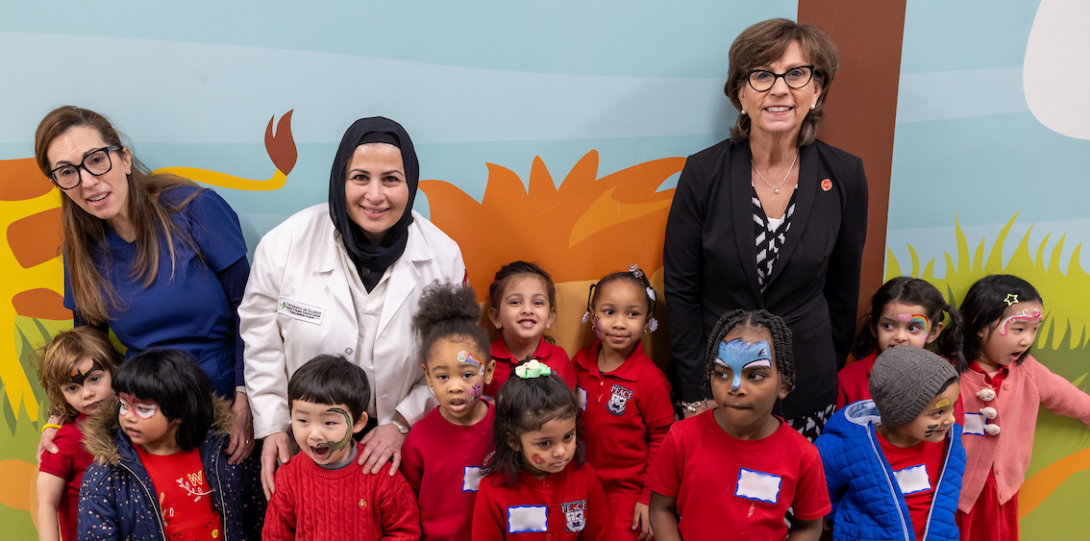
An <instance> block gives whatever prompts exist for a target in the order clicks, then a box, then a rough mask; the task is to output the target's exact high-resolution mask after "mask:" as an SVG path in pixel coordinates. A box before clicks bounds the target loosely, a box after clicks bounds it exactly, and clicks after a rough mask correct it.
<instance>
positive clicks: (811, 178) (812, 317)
mask: <svg viewBox="0 0 1090 541" xmlns="http://www.w3.org/2000/svg"><path fill="white" fill-rule="evenodd" d="M799 152H800V154H799V162H800V164H799V183H798V193H797V194H796V199H795V212H794V214H792V216H791V223H792V225H791V230H790V231H788V233H787V236H786V237H785V243H784V246H783V248H782V249H781V250H780V254H779V260H778V261H777V262H776V265H775V266H774V268H773V271H772V274H771V275H770V276H769V277H768V278H767V280H766V282H765V283H766V288H765V291H764V293H763V294H762V293H761V289H760V286H759V285H758V284H757V251H756V245H755V237H754V227H753V202H752V197H753V188H752V184H751V173H750V168H751V165H750V160H751V158H752V154H751V153H750V149H749V144H747V143H742V144H735V143H731V142H730V141H729V140H727V141H723V142H722V143H719V144H717V145H715V146H713V147H711V148H708V149H705V150H703V151H701V152H698V153H697V154H694V155H692V156H690V157H689V159H688V161H686V162H685V168H684V170H682V172H681V177H680V179H679V180H678V186H677V191H676V192H675V193H674V202H673V206H672V207H671V209H670V218H669V220H668V221H667V222H666V241H665V244H664V247H663V253H662V258H663V264H664V267H665V268H664V278H665V290H666V303H667V308H668V311H667V315H668V316H669V321H670V339H671V344H672V347H673V355H672V358H671V360H670V366H669V372H670V374H671V376H672V377H671V379H673V380H674V388H675V389H677V390H678V393H679V398H680V399H681V400H683V401H686V402H692V401H695V400H699V399H701V398H702V395H701V392H700V386H701V383H702V382H703V379H704V374H705V366H706V365H705V361H704V349H705V346H706V344H707V341H708V333H709V332H710V331H711V329H712V327H714V326H715V322H716V321H717V320H718V319H719V317H720V316H721V315H723V314H724V313H725V312H728V311H730V310H735V309H738V308H742V309H746V310H756V309H765V310H768V311H769V312H772V313H773V314H776V315H778V316H780V317H782V318H783V319H784V320H785V321H786V323H787V325H788V326H789V327H790V328H791V332H792V335H793V345H794V348H793V349H794V354H795V355H794V357H795V385H796V388H795V390H794V391H792V392H791V394H789V395H788V397H787V399H785V400H784V401H783V402H782V403H781V404H780V407H778V408H777V413H778V414H780V415H783V416H784V417H785V418H787V419H792V418H796V417H799V416H802V415H807V414H810V413H813V412H815V411H818V410H821V409H824V408H826V407H828V405H830V404H833V403H835V402H836V392H837V369H838V367H839V366H842V365H843V364H844V361H845V359H846V358H847V356H848V351H849V349H850V347H851V342H852V336H853V334H854V332H855V316H856V305H857V301H858V298H859V270H860V261H861V258H862V255H863V243H864V241H865V240H866V237H867V179H866V177H865V175H864V172H863V161H862V160H860V159H859V158H857V157H855V156H852V155H851V154H848V153H847V152H844V151H841V150H839V149H836V148H833V147H831V146H829V145H826V144H825V143H822V142H821V141H816V142H814V143H813V144H810V145H806V146H804V147H802V148H800V149H799ZM826 179H828V180H829V181H830V182H831V185H829V184H828V183H825V182H824V181H825V180H826ZM823 184H824V185H825V186H828V188H829V189H827V190H826V189H825V186H823Z"/></svg>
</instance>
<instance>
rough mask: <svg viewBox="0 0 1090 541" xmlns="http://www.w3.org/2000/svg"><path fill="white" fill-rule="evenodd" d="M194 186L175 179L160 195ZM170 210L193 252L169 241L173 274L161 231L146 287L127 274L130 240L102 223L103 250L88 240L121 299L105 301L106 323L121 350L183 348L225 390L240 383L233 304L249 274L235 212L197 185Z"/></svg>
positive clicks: (166, 197) (173, 200) (68, 302)
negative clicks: (152, 276) (107, 304)
mask: <svg viewBox="0 0 1090 541" xmlns="http://www.w3.org/2000/svg"><path fill="white" fill-rule="evenodd" d="M197 189H199V188H194V187H188V186H187V187H179V188H175V189H172V190H170V191H168V192H165V193H163V194H162V195H161V196H160V197H162V198H163V201H164V203H166V204H168V205H173V204H177V203H178V202H180V201H182V200H184V199H185V198H186V197H188V196H189V195H191V194H192V193H193V191H194V190H197ZM171 218H172V219H173V220H174V223H175V224H177V226H178V228H179V229H180V230H181V231H183V232H185V233H188V234H189V235H190V236H191V238H192V239H193V241H194V242H195V243H196V245H197V247H198V248H199V250H200V253H201V257H198V256H197V255H196V254H195V253H194V251H193V250H192V249H191V248H190V247H189V246H187V245H186V243H184V242H178V241H176V242H175V243H174V245H175V246H174V250H175V256H176V258H177V265H176V267H175V268H174V270H173V272H174V276H173V278H172V277H171V259H170V250H169V247H168V246H167V244H166V242H165V238H164V237H163V236H162V235H161V234H160V237H159V273H158V276H157V277H156V278H155V281H154V282H152V284H151V285H150V286H148V287H146V288H145V287H144V286H143V280H141V279H133V278H132V274H131V269H132V264H133V261H134V260H135V259H136V247H135V245H134V244H131V243H129V242H126V241H125V240H124V239H122V238H121V237H120V236H118V235H117V233H115V232H114V231H113V230H112V229H109V228H107V232H106V239H105V243H104V244H105V247H106V248H107V250H106V251H105V252H104V250H103V246H98V247H96V250H95V255H94V258H95V264H96V265H97V266H98V269H99V272H101V273H102V275H103V276H104V277H105V278H106V280H107V281H108V282H109V283H110V284H111V285H112V286H113V287H114V291H115V292H116V293H117V294H118V298H119V299H120V303H121V306H120V307H111V309H110V312H109V315H110V321H109V327H110V329H112V330H113V331H114V334H116V335H117V338H118V340H120V341H121V343H122V344H124V345H125V347H127V348H128V352H127V353H126V355H125V357H126V358H131V357H132V356H134V355H137V354H139V353H141V352H142V351H144V350H147V349H155V348H170V349H178V350H181V351H184V352H186V353H188V354H189V355H190V356H191V357H193V358H194V359H196V361H197V363H198V365H200V367H201V369H202V370H204V372H205V373H206V374H208V377H209V378H211V380H212V385H213V387H214V388H215V390H216V394H218V395H220V396H223V397H227V398H231V397H233V396H234V388H235V386H236V385H243V384H244V382H243V376H242V340H241V339H240V338H239V336H238V310H237V308H238V304H239V303H240V302H241V300H242V293H243V291H244V290H245V288H246V279H247V277H248V275H249V263H248V262H247V261H246V241H245V240H244V239H243V237H242V229H241V227H240V226H239V222H238V216H237V215H236V214H235V212H234V211H233V210H232V209H231V207H230V206H229V205H228V204H227V202H226V201H224V200H223V199H222V198H221V197H220V196H219V195H217V194H216V192H214V191H212V190H208V189H204V190H202V191H201V192H200V193H199V194H197V196H196V197H194V198H193V200H192V201H190V202H189V204H188V205H186V206H185V208H183V209H182V210H181V211H179V212H178V213H176V214H174V215H172V216H171ZM202 257H203V261H202ZM64 306H65V308H68V309H69V310H73V312H75V300H74V298H73V297H72V286H71V283H70V282H69V278H68V265H65V266H64ZM75 319H76V322H77V324H79V322H81V321H82V318H81V317H80V316H79V314H78V313H76V314H75Z"/></svg>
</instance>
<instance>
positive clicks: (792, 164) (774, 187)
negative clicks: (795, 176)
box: [749, 150, 799, 193]
mask: <svg viewBox="0 0 1090 541" xmlns="http://www.w3.org/2000/svg"><path fill="white" fill-rule="evenodd" d="M798 160H799V151H797V150H796V151H795V159H794V160H791V167H788V168H787V174H786V175H784V176H783V180H781V181H780V185H779V186H773V185H771V184H769V183H768V181H767V180H765V176H764V175H762V174H761V170H760V169H757V164H755V163H753V160H749V164H750V165H752V166H753V170H754V171H756V172H757V176H759V177H761V180H763V181H764V183H765V184H768V187H769V188H772V190H773V191H774V192H775V193H780V186H783V183H784V182H787V177H789V176H791V170H792V169H794V168H795V162H797V161H798Z"/></svg>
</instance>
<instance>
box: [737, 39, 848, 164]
mask: <svg viewBox="0 0 1090 541" xmlns="http://www.w3.org/2000/svg"><path fill="white" fill-rule="evenodd" d="M796 41H797V42H798V43H799V46H800V47H801V48H802V55H803V56H804V57H806V59H807V61H808V62H810V63H811V64H813V65H814V78H813V81H817V82H818V83H820V84H821V95H820V96H818V101H817V107H815V108H814V109H812V110H811V111H810V113H809V114H807V115H806V118H805V119H803V121H802V129H800V130H799V141H798V146H800V147H801V146H805V145H808V144H810V143H813V142H814V139H816V138H817V126H818V124H820V123H821V120H822V117H823V116H824V113H823V112H822V105H823V104H824V103H825V97H826V96H827V95H828V94H829V87H831V86H832V85H833V78H834V77H836V70H837V66H838V64H839V62H840V56H839V53H837V50H836V44H835V43H833V40H832V39H831V38H830V37H829V35H828V34H826V33H825V32H824V31H822V30H821V29H820V28H818V27H816V26H813V25H810V24H798V23H796V22H794V21H791V20H789V19H769V20H767V21H761V22H759V23H757V24H754V25H752V26H750V27H749V28H746V29H745V30H743V31H742V33H741V34H738V37H737V38H735V39H734V43H732V44H731V46H730V71H729V74H728V76H727V83H726V84H725V85H723V92H724V93H725V94H726V95H727V97H728V98H730V102H731V104H732V105H734V108H735V109H738V110H739V111H741V110H742V104H741V103H740V102H739V101H738V91H739V90H741V89H742V85H744V84H747V83H746V72H747V71H749V70H751V69H754V68H757V67H760V66H766V65H768V64H771V63H772V62H775V61H776V60H777V59H779V58H780V57H781V56H783V54H784V52H786V51H787V47H788V46H790V45H791V43H792V42H796ZM750 122H751V121H750V118H749V116H748V115H738V119H737V120H736V121H735V123H734V127H732V128H731V129H730V139H731V141H734V142H735V143H741V142H744V141H746V140H748V139H749V128H750Z"/></svg>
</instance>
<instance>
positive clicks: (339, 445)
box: [315, 408, 352, 452]
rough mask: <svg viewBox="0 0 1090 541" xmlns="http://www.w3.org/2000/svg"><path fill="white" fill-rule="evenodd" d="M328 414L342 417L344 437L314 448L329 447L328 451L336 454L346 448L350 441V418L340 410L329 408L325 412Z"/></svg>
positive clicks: (345, 412)
mask: <svg viewBox="0 0 1090 541" xmlns="http://www.w3.org/2000/svg"><path fill="white" fill-rule="evenodd" d="M326 411H327V412H329V413H339V414H341V415H344V422H345V425H346V426H345V429H344V437H343V438H341V440H340V441H327V442H325V443H319V444H318V445H315V447H329V450H330V451H333V452H336V451H340V450H341V449H344V448H345V447H348V442H350V441H352V416H351V415H349V414H348V412H347V411H344V410H343V409H341V408H329V409H327V410H326Z"/></svg>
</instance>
